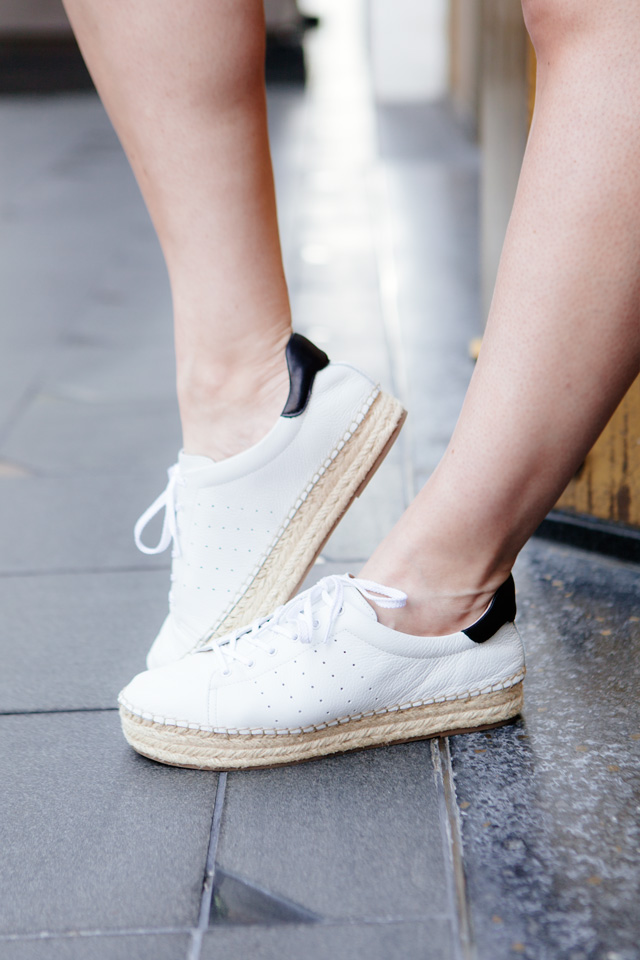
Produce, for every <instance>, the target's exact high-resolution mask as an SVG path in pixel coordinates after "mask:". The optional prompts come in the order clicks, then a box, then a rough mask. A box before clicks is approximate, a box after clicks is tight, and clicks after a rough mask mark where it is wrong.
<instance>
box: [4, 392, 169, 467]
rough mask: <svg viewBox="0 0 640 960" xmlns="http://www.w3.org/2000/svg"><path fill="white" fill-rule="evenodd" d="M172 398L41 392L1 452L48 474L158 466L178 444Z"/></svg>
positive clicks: (166, 461)
mask: <svg viewBox="0 0 640 960" xmlns="http://www.w3.org/2000/svg"><path fill="white" fill-rule="evenodd" d="M180 436H181V434H180V423H179V419H178V411H177V405H176V403H175V401H173V400H161V399H155V400H151V399H148V398H147V399H145V400H139V401H138V402H137V403H136V404H135V405H132V404H131V403H127V402H124V401H123V402H121V403H110V404H88V403H77V402H73V401H69V400H62V399H59V398H57V397H54V396H47V395H45V394H40V395H39V396H37V397H36V398H35V399H34V400H33V402H32V403H31V404H30V406H29V408H28V409H27V411H26V412H25V413H24V414H23V416H22V417H21V418H20V421H19V424H17V425H16V428H15V429H14V430H13V431H12V432H11V433H10V434H9V436H8V437H7V438H6V439H5V441H4V443H3V444H2V445H1V446H0V456H1V457H3V458H4V459H7V460H14V461H17V462H18V463H21V464H23V465H24V466H26V467H27V468H28V469H30V470H35V471H37V472H38V473H39V474H41V475H44V476H47V475H48V476H75V475H77V474H79V473H82V474H84V475H85V476H89V475H91V476H101V475H104V474H109V473H124V472H125V471H127V470H131V469H134V470H136V472H142V471H145V470H156V471H157V473H158V476H162V474H163V473H164V472H165V471H166V468H167V466H168V465H169V464H171V463H173V462H174V460H175V456H176V450H178V449H179V447H180Z"/></svg>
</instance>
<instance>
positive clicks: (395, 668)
mask: <svg viewBox="0 0 640 960" xmlns="http://www.w3.org/2000/svg"><path fill="white" fill-rule="evenodd" d="M405 602H406V595H405V594H404V593H402V592H401V591H399V590H394V589H390V588H387V587H385V586H382V585H380V584H376V583H371V582H368V581H362V580H357V579H355V578H352V577H349V576H330V577H325V578H324V579H323V580H320V581H319V583H317V584H316V585H315V586H314V587H312V588H311V590H307V591H305V592H304V593H302V594H300V595H299V596H298V597H295V598H294V599H293V600H291V601H290V602H289V603H287V604H286V605H285V606H283V607H281V608H279V609H278V610H276V612H275V613H274V614H273V615H272V616H271V617H266V618H262V619H260V620H257V621H256V622H255V623H254V624H253V625H252V626H250V627H246V628H244V630H240V631H238V632H235V633H231V634H229V635H227V636H225V637H224V638H222V639H221V640H219V641H212V642H211V643H208V644H206V645H205V646H204V647H203V648H202V649H201V650H200V651H198V652H196V653H194V654H193V655H192V656H189V657H185V658H184V659H183V660H181V661H180V662H179V663H177V664H173V665H172V666H171V667H168V668H161V669H159V670H151V671H148V672H147V673H142V674H139V675H138V676H137V677H135V678H134V679H133V680H132V682H131V683H130V684H129V686H128V687H126V688H125V689H124V690H123V691H122V693H121V694H120V701H119V702H120V712H121V718H122V723H123V729H124V733H125V736H126V738H127V740H128V741H129V743H130V744H131V745H132V746H133V747H134V748H135V749H136V750H138V752H140V753H142V754H144V755H145V756H148V757H151V758H153V759H155V760H160V761H162V762H164V763H170V764H175V765H177V766H190V767H199V768H203V769H209V770H223V769H235V768H251V767H260V766H273V765H276V764H286V763H295V762H298V761H301V760H309V759H312V758H314V757H322V756H326V755H328V754H332V753H339V752H343V751H345V750H354V749H358V748H361V747H371V746H377V745H382V744H389V743H396V742H402V741H406V740H413V739H419V738H423V737H431V736H436V735H438V734H442V733H453V732H456V731H462V730H469V729H477V728H479V727H484V726H487V725H493V724H496V723H501V722H503V721H505V720H508V719H510V718H511V717H513V716H515V715H516V714H517V713H518V712H519V711H520V708H521V704H522V679H523V676H524V653H523V648H522V643H521V641H520V637H519V636H518V632H517V630H516V628H515V625H514V623H513V619H514V617H515V591H514V587H513V580H512V579H511V578H509V580H507V581H506V582H505V583H504V584H503V585H502V587H500V589H499V590H498V591H497V593H496V595H495V597H494V598H493V600H492V602H491V604H490V606H489V609H488V610H487V611H486V613H485V614H484V615H483V617H481V618H480V620H479V621H477V622H476V623H475V624H473V625H471V626H469V627H468V628H466V629H465V630H462V631H458V632H456V633H453V634H450V635H448V636H442V637H415V636H412V635H410V634H405V633H400V632H397V631H394V630H392V629H390V628H389V627H386V626H384V624H381V623H380V622H379V620H378V618H377V616H376V612H375V610H374V606H375V607H379V608H381V609H401V608H402V607H403V605H404V604H405Z"/></svg>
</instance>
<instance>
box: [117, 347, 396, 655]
mask: <svg viewBox="0 0 640 960" xmlns="http://www.w3.org/2000/svg"><path fill="white" fill-rule="evenodd" d="M286 356H287V364H288V368H289V379H290V392H289V397H288V399H287V403H286V405H285V407H284V410H283V411H282V414H281V416H280V417H279V418H278V420H277V422H276V424H275V425H274V427H273V428H272V430H271V431H270V432H269V433H268V434H267V436H266V437H264V438H263V439H262V440H261V441H260V442H259V443H257V444H255V446H253V447H251V448H250V449H248V450H245V451H244V452H242V453H240V454H238V455H237V456H234V457H230V458H229V459H227V460H221V461H218V462H214V461H213V460H210V459H209V458H208V457H201V456H187V455H185V454H184V453H181V454H180V458H179V461H178V463H177V464H176V465H175V466H173V467H172V468H171V469H170V470H169V483H168V485H167V487H166V489H165V491H164V492H163V493H162V494H161V495H160V496H159V497H158V499H157V500H156V501H155V503H153V504H152V505H151V506H150V507H149V509H148V510H147V511H146V512H145V513H144V514H143V515H142V516H141V517H140V519H139V520H138V522H137V524H136V528H135V538H136V543H137V545H138V547H139V548H140V549H141V550H142V551H143V552H145V553H159V552H161V551H162V550H165V549H166V548H167V547H168V546H170V545H171V543H173V564H172V572H171V581H172V584H171V591H170V593H169V615H168V616H167V618H166V620H165V622H164V624H163V626H162V628H161V630H160V633H159V634H158V636H157V638H156V640H155V642H154V644H153V646H152V648H151V650H150V651H149V654H148V657H147V665H148V667H150V668H152V667H158V666H162V665H163V664H165V663H169V662H173V661H175V660H177V659H179V658H180V657H182V656H184V654H186V653H188V652H189V651H191V650H193V649H195V648H196V647H197V646H198V644H199V643H200V642H202V641H203V640H205V639H208V638H209V637H213V636H220V635H221V634H222V633H227V632H229V631H230V630H233V629H236V628H237V627H240V626H242V625H243V624H245V623H249V622H250V621H251V620H253V619H254V618H255V617H257V616H259V615H260V614H263V613H264V612H265V611H266V610H273V609H274V608H275V607H277V606H278V605H280V604H282V603H284V602H285V601H286V600H288V599H289V598H290V597H292V596H293V595H294V594H295V592H296V590H297V589H298V588H299V586H300V584H301V582H302V581H303V580H304V578H305V576H306V575H307V572H308V570H309V569H310V567H311V566H312V564H313V562H314V560H315V559H316V557H317V556H318V554H319V552H320V550H321V549H322V547H323V545H324V543H325V542H326V540H327V539H328V538H329V536H330V534H331V533H332V532H333V530H334V528H335V527H336V525H337V523H338V521H339V520H340V519H341V517H342V516H343V515H344V513H345V512H346V510H347V508H348V507H349V505H350V504H351V502H352V501H353V500H354V499H355V497H357V496H358V495H359V494H360V493H361V491H362V490H363V489H364V487H365V486H366V484H367V482H368V481H369V479H370V478H371V476H372V475H373V474H374V473H375V471H376V469H377V467H378V466H379V465H380V463H381V462H382V460H383V459H384V457H385V456H386V454H387V452H388V451H389V449H390V448H391V446H392V444H393V442H394V440H395V439H396V437H397V435H398V433H399V432H400V428H401V427H402V424H403V422H404V418H405V416H406V414H405V411H404V410H403V408H402V405H401V404H400V403H399V401H397V400H395V399H394V398H393V397H390V396H388V395H387V394H385V393H383V392H381V390H380V388H379V387H378V386H377V385H376V384H375V383H374V382H373V381H372V380H370V379H369V377H367V376H365V375H364V374H363V373H361V372H360V371H359V370H356V369H355V368H354V367H351V366H349V365H348V364H344V363H329V359H328V357H327V356H326V354H325V353H323V352H322V351H321V350H318V348H317V347H315V346H314V345H313V344H312V343H310V342H309V341H308V340H306V339H305V338H304V337H301V336H299V335H298V334H294V335H293V336H292V337H291V339H290V341H289V344H288V346H287V351H286ZM162 510H164V525H163V529H162V535H161V538H160V542H159V543H158V544H157V546H155V547H148V546H145V544H144V543H143V541H142V533H143V531H144V528H145V526H146V525H147V523H148V522H149V521H150V520H151V519H152V518H153V517H154V516H155V515H156V514H157V513H159V512H160V511H162Z"/></svg>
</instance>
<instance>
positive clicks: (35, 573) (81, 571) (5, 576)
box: [0, 563, 171, 580]
mask: <svg viewBox="0 0 640 960" xmlns="http://www.w3.org/2000/svg"><path fill="white" fill-rule="evenodd" d="M170 569H171V566H170V564H164V563H163V564H160V563H155V564H153V566H150V565H148V564H147V565H145V566H133V565H132V566H129V567H61V568H60V569H59V570H55V569H54V570H51V569H43V570H37V569H36V570H18V571H15V572H14V571H11V572H9V571H2V570H0V580H14V579H16V578H22V579H25V578H26V579H28V578H29V577H68V576H79V575H85V574H88V575H95V574H98V573H156V572H157V571H158V570H163V571H167V570H170Z"/></svg>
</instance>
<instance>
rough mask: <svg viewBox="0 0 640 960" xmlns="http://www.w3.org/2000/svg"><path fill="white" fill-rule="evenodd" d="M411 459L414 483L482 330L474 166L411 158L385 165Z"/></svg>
mask: <svg viewBox="0 0 640 960" xmlns="http://www.w3.org/2000/svg"><path fill="white" fill-rule="evenodd" d="M387 182H388V185H389V199H390V205H391V209H392V210H393V220H392V223H393V227H392V233H393V236H392V241H393V246H394V251H395V265H396V272H397V278H398V291H399V293H398V309H399V313H400V317H401V324H402V343H403V353H404V363H405V366H406V371H407V378H408V383H409V395H408V397H407V407H408V409H409V412H410V415H411V438H412V449H411V452H412V460H413V462H414V465H415V470H416V481H417V482H416V486H417V487H420V486H422V484H423V483H424V481H425V480H426V479H427V477H428V476H429V474H430V473H431V471H432V470H433V469H434V467H435V466H436V464H437V463H438V461H439V459H440V457H441V456H442V454H443V453H444V450H445V448H446V445H447V443H448V441H449V438H450V437H451V434H452V432H453V429H454V427H455V424H456V421H457V418H458V414H459V412H460V408H461V406H462V401H463V399H464V394H465V392H466V389H467V386H468V383H469V379H470V378H471V374H472V373H473V363H472V361H471V360H470V358H469V342H470V340H471V339H472V338H473V337H475V336H478V334H479V333H480V332H481V328H482V324H481V313H480V281H479V276H478V266H477V262H478V257H477V242H478V241H477V237H478V229H479V228H478V197H477V169H476V167H475V166H474V165H471V166H470V167H468V168H467V167H463V168H456V167H455V166H454V167H453V168H449V167H445V166H443V165H442V164H431V163H427V162H418V161H413V162H411V163H408V164H402V163H400V162H397V163H392V164H391V165H390V167H389V170H388V175H387Z"/></svg>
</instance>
